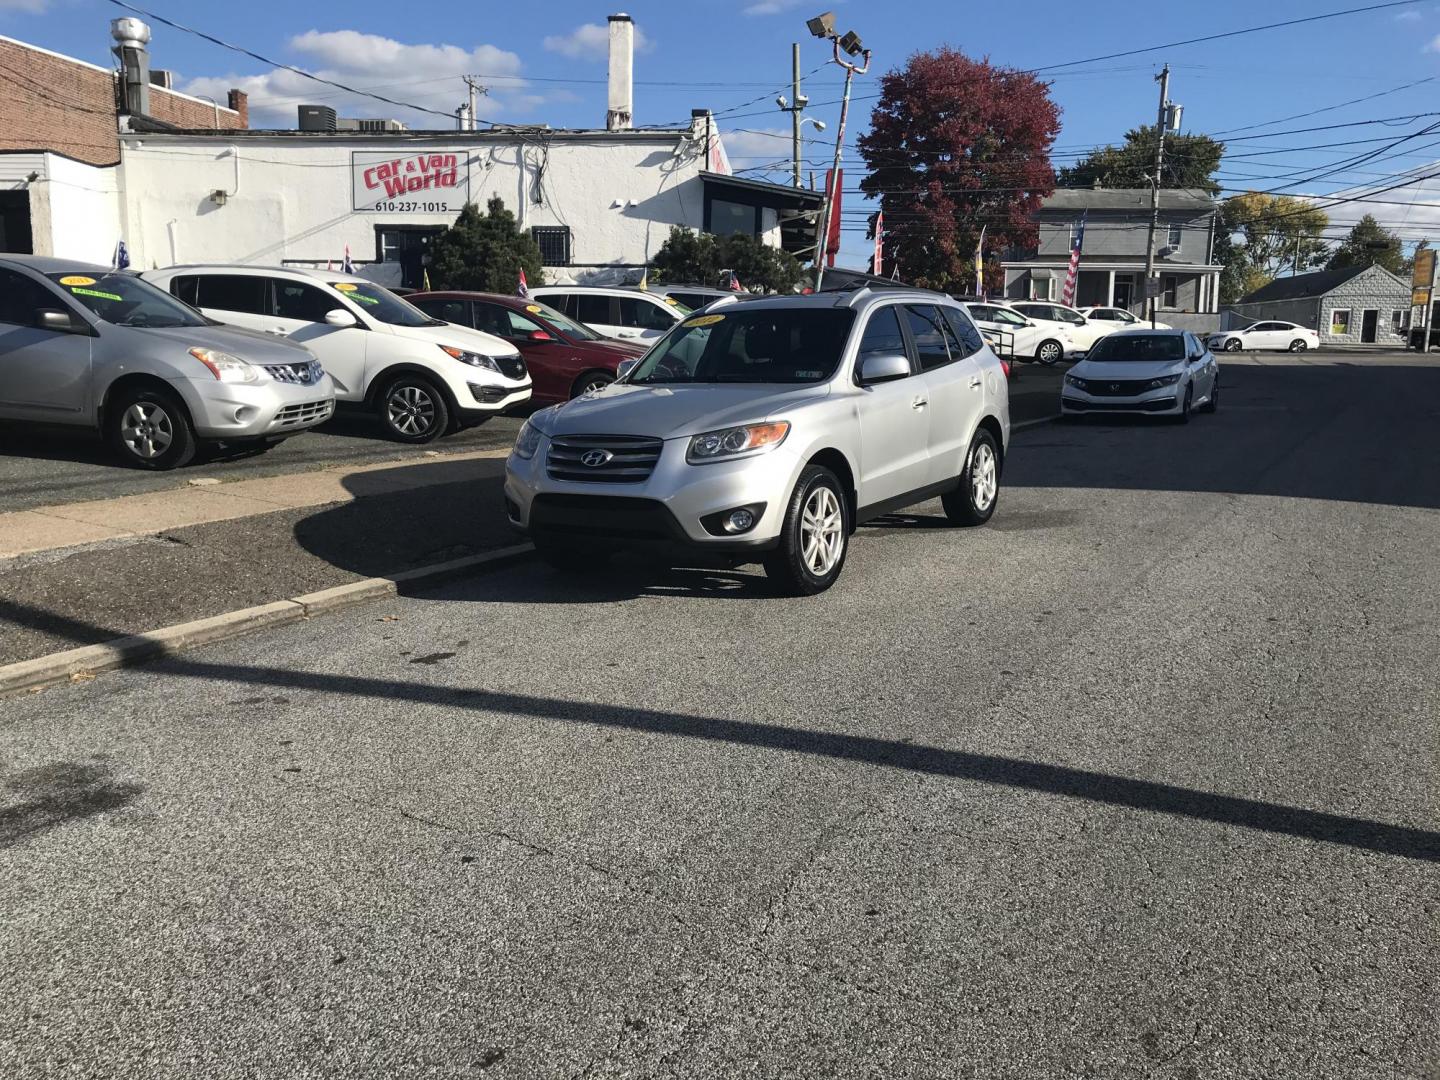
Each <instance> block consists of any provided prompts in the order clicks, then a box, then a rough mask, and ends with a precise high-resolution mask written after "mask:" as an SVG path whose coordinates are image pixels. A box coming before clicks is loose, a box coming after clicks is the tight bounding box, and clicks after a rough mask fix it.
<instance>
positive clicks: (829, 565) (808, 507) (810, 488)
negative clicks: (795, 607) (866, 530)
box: [765, 465, 851, 596]
mask: <svg viewBox="0 0 1440 1080" xmlns="http://www.w3.org/2000/svg"><path fill="white" fill-rule="evenodd" d="M850 526H851V521H850V507H849V502H848V500H847V499H846V497H845V492H844V490H843V489H842V488H841V486H840V481H839V480H838V479H837V478H836V476H835V474H834V473H833V472H831V471H830V470H829V469H827V468H824V467H823V466H820V465H810V466H807V467H806V469H805V471H804V472H802V473H801V474H800V479H799V481H798V482H797V483H796V484H795V490H794V491H793V492H791V494H790V503H789V505H788V506H787V507H786V508H785V518H784V523H783V524H782V526H781V529H780V546H779V547H778V548H776V549H775V550H774V551H773V552H771V553H770V554H769V555H768V556H767V557H766V559H765V576H766V577H768V578H769V579H770V582H771V584H772V585H773V586H774V587H775V591H776V592H778V593H780V594H781V595H782V596H814V595H815V594H816V593H822V592H824V591H825V590H826V589H828V588H830V586H831V585H834V584H835V581H836V579H837V578H839V576H840V571H841V570H842V569H844V567H845V556H846V554H847V553H848V552H849V550H850Z"/></svg>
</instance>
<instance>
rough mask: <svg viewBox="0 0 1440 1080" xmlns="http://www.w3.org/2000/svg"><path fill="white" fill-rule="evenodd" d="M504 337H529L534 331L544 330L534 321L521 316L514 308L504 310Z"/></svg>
mask: <svg viewBox="0 0 1440 1080" xmlns="http://www.w3.org/2000/svg"><path fill="white" fill-rule="evenodd" d="M505 317H506V322H505V336H506V337H512V338H523V337H529V336H530V335H531V334H533V333H535V331H537V330H540V331H542V332H544V330H545V328H544V327H543V326H541V325H540V324H539V323H537V322H536V321H535V320H534V319H531V318H527V317H526V316H524V315H521V314H520V312H518V311H516V310H515V309H514V308H506V309H505Z"/></svg>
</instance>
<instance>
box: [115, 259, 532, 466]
mask: <svg viewBox="0 0 1440 1080" xmlns="http://www.w3.org/2000/svg"><path fill="white" fill-rule="evenodd" d="M143 276H144V277H145V278H148V279H149V280H150V281H153V282H154V283H155V284H157V285H159V286H160V287H161V288H165V289H169V290H170V292H172V293H173V294H174V295H175V296H177V297H179V298H180V299H181V300H183V301H185V303H187V304H190V305H191V306H193V307H197V308H199V309H200V310H201V311H203V312H204V313H205V314H206V315H208V316H210V317H211V318H213V319H219V320H220V321H221V322H225V323H229V324H232V325H234V326H243V327H247V328H248V329H251V330H260V331H263V332H265V333H266V334H270V335H272V336H274V337H276V338H283V339H286V340H289V341H293V342H297V343H299V344H302V345H305V346H306V347H307V348H309V349H310V350H311V351H312V352H313V353H314V354H315V355H316V357H317V358H318V359H319V361H320V363H321V364H322V365H324V368H325V370H326V371H327V372H328V373H329V374H330V377H331V378H332V379H334V381H335V397H336V399H337V400H338V401H340V402H346V403H350V404H353V405H356V406H360V407H363V408H365V409H368V410H370V411H372V412H374V413H375V414H376V415H377V416H378V417H379V419H380V422H381V424H382V425H383V426H384V428H385V431H386V433H387V434H388V435H389V436H390V437H391V438H392V439H396V440H398V441H399V442H408V443H424V442H429V441H430V440H431V439H434V438H436V437H438V436H440V435H444V434H445V433H446V432H448V431H453V430H455V429H458V428H460V427H463V426H465V425H467V424H479V423H483V422H484V421H486V420H488V419H489V418H490V417H492V416H494V415H496V414H497V413H501V412H504V411H505V410H506V409H509V408H512V407H514V406H516V405H520V404H522V403H524V402H525V401H527V400H528V399H529V397H530V374H529V372H528V371H526V369H525V361H524V360H522V359H521V358H520V354H519V353H518V352H517V351H516V349H515V346H514V345H511V344H509V343H507V342H504V341H501V340H500V339H499V338H495V337H491V336H490V335H489V334H481V333H478V332H476V331H474V330H468V329H464V328H462V327H459V326H451V325H449V324H447V323H443V322H441V321H439V320H438V319H432V318H431V317H430V316H429V315H426V314H425V313H424V312H423V311H420V310H419V309H418V308H416V307H415V306H414V305H412V304H409V303H407V302H406V301H404V300H402V299H401V298H400V297H398V296H396V295H395V294H394V293H392V292H390V291H389V290H388V289H385V288H382V287H381V286H379V285H376V284H375V283H374V282H372V281H368V280H366V279H365V278H362V277H357V276H355V275H354V274H336V273H330V272H328V271H323V270H303V269H297V268H295V267H288V266H287V267H265V266H172V267H169V268H168V269H165V270H150V271H146V272H145V273H144V275H143Z"/></svg>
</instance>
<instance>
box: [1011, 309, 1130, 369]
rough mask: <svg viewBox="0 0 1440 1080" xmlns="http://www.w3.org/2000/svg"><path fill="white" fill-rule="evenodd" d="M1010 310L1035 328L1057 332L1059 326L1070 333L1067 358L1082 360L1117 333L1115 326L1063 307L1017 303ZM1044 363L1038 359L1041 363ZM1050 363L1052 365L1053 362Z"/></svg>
mask: <svg viewBox="0 0 1440 1080" xmlns="http://www.w3.org/2000/svg"><path fill="white" fill-rule="evenodd" d="M1010 306H1011V307H1012V308H1014V309H1015V310H1016V311H1018V312H1020V314H1021V315H1024V316H1025V317H1026V318H1027V319H1030V320H1032V321H1033V322H1034V323H1035V324H1036V325H1038V326H1042V327H1044V328H1046V329H1048V330H1052V331H1058V330H1059V329H1060V328H1061V327H1062V326H1063V327H1065V328H1066V329H1067V330H1068V331H1069V333H1070V344H1071V348H1070V349H1067V350H1066V355H1067V356H1084V355H1085V354H1086V353H1087V352H1089V351H1090V349H1091V347H1092V346H1093V345H1094V344H1095V342H1097V341H1099V340H1100V339H1101V338H1102V337H1105V336H1106V335H1107V334H1113V333H1115V331H1117V330H1119V329H1120V326H1119V324H1117V323H1113V322H1106V321H1105V320H1103V319H1093V320H1092V319H1087V318H1086V317H1085V316H1084V315H1081V314H1080V312H1078V311H1077V310H1075V309H1074V308H1072V307H1066V306H1065V305H1064V304H1052V303H1049V302H1048V301H1047V302H1042V301H1039V300H1017V301H1016V302H1015V303H1013V304H1011V305H1010ZM1057 359H1058V358H1057ZM1044 362H1045V361H1044V360H1043V359H1042V360H1041V363H1044ZM1051 362H1052V363H1053V361H1051Z"/></svg>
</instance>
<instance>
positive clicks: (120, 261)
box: [111, 240, 130, 270]
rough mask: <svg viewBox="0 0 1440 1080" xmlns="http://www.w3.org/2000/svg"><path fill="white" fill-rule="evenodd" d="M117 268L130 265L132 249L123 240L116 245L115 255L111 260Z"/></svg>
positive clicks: (120, 268)
mask: <svg viewBox="0 0 1440 1080" xmlns="http://www.w3.org/2000/svg"><path fill="white" fill-rule="evenodd" d="M111 261H112V263H113V265H114V267H115V269H116V270H124V269H125V268H126V267H128V266H129V265H130V249H129V248H127V247H126V246H125V241H124V240H121V241H120V242H119V243H117V244H116V245H115V257H114V259H113V260H111Z"/></svg>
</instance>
